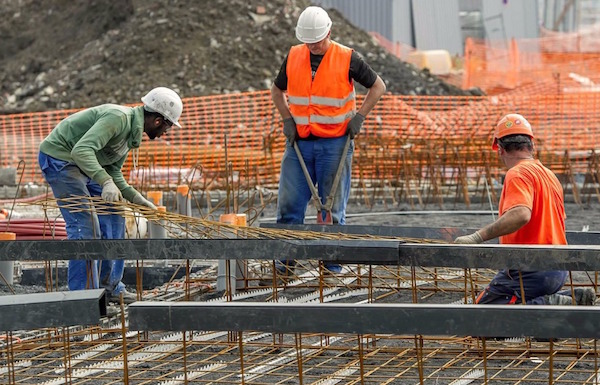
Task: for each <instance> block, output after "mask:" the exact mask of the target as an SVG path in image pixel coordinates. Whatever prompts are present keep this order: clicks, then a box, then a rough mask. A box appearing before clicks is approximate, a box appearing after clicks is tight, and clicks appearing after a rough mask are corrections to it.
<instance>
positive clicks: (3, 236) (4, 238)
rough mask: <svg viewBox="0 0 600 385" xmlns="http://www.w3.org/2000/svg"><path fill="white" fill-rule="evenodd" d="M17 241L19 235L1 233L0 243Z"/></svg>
mask: <svg viewBox="0 0 600 385" xmlns="http://www.w3.org/2000/svg"><path fill="white" fill-rule="evenodd" d="M16 239H17V233H11V232H0V241H14V240H16Z"/></svg>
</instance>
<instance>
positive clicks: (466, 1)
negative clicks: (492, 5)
mask: <svg viewBox="0 0 600 385" xmlns="http://www.w3.org/2000/svg"><path fill="white" fill-rule="evenodd" d="M458 6H459V8H460V10H461V11H465V12H473V11H481V0H460V1H459V3H458Z"/></svg>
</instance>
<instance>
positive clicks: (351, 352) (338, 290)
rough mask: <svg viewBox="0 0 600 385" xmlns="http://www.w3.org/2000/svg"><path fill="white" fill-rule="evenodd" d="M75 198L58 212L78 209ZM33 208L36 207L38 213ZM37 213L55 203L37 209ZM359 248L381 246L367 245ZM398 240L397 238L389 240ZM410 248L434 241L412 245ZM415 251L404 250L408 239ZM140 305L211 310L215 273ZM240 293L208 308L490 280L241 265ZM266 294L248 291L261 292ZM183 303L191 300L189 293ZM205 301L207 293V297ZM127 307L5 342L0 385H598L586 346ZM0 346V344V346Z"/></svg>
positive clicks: (445, 297)
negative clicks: (204, 321) (228, 322)
mask: <svg viewBox="0 0 600 385" xmlns="http://www.w3.org/2000/svg"><path fill="white" fill-rule="evenodd" d="M81 199H82V197H74V198H70V199H68V200H64V201H61V202H62V203H65V204H66V205H68V206H69V207H70V208H72V209H81V208H80V206H79V205H80V204H81ZM92 201H93V205H94V207H95V210H96V212H97V213H99V214H102V213H105V212H106V213H108V212H110V213H114V210H117V211H118V212H122V213H123V214H124V215H131V211H130V210H133V211H134V212H135V211H137V212H141V213H142V214H143V215H144V216H147V217H148V219H149V220H152V221H164V222H165V223H167V228H168V229H169V232H170V233H171V235H172V236H173V237H179V238H187V237H206V238H212V237H219V238H238V237H248V238H266V239H273V238H284V239H363V236H359V235H349V234H333V233H316V232H298V231H291V230H281V229H264V228H249V227H240V226H234V225H228V224H223V223H220V222H214V221H208V220H205V219H197V218H191V217H186V216H181V215H177V214H167V213H161V212H154V211H151V210H149V209H147V208H145V207H139V206H135V205H130V204H119V205H107V204H104V203H103V202H101V201H97V200H92ZM37 203H38V204H39V203H40V202H37ZM42 204H43V205H45V207H56V206H57V202H56V201H53V200H45V201H43V203H42ZM366 238H368V239H379V238H380V237H372V236H366ZM394 239H396V240H397V239H398V238H394ZM414 241H416V242H437V241H431V240H422V239H418V240H414ZM411 242H413V240H411ZM186 263H187V266H186V277H185V278H184V279H183V280H182V281H177V282H172V283H168V284H166V285H164V286H163V287H161V288H157V289H154V290H149V291H146V292H144V293H143V295H142V298H143V299H154V300H166V301H177V300H182V299H190V298H193V299H194V300H211V299H210V298H208V297H206V296H203V294H204V293H205V292H206V291H207V290H210V289H213V288H214V287H215V286H216V284H215V280H216V269H215V268H214V267H211V268H207V269H205V270H203V271H202V272H201V273H200V274H197V275H195V276H194V275H191V274H190V273H189V261H186ZM246 263H247V269H248V273H249V274H248V279H247V284H246V286H245V287H243V288H242V289H238V290H239V292H238V293H237V294H235V295H230V294H228V293H223V296H221V297H216V298H212V300H216V301H246V300H249V301H279V302H283V301H285V302H289V301H297V302H314V301H318V302H352V303H360V302H373V303H382V302H413V303H417V302H430V303H448V302H456V303H469V302H471V301H472V300H473V298H474V296H475V295H476V294H477V292H479V291H480V290H481V289H482V287H483V286H484V285H485V284H487V283H488V282H489V281H490V279H491V278H492V276H493V274H494V272H493V271H490V270H484V269H450V268H443V269H442V268H437V269H435V268H415V267H396V266H394V267H387V266H369V265H344V270H343V272H342V273H341V274H339V275H330V276H327V275H326V274H324V271H323V269H322V265H321V264H320V263H319V262H318V261H301V262H299V264H298V265H297V266H296V268H295V269H294V271H293V272H292V271H290V272H289V274H288V275H287V277H286V279H285V280H284V281H281V282H280V281H279V280H277V279H275V280H273V279H272V278H273V268H274V266H273V264H272V263H269V262H264V261H262V262H257V261H247V262H246ZM269 278H270V282H271V283H272V284H270V285H268V286H258V285H259V284H261V281H264V280H267V281H268V280H269ZM192 292H193V293H192ZM212 297H214V294H213V295H212ZM126 313H127V311H126V308H122V309H121V310H120V311H117V313H116V314H113V315H111V316H109V317H108V318H106V319H104V320H103V324H102V325H100V326H98V327H94V328H63V329H52V330H39V331H28V332H23V333H14V334H13V333H7V334H6V336H5V339H4V343H1V344H0V354H1V358H2V361H3V366H1V367H0V379H1V382H2V383H7V384H9V385H16V384H44V385H56V384H86V385H100V384H102V385H104V384H123V383H125V384H136V385H137V384H140V385H141V384H161V385H175V384H186V383H187V384H190V383H192V384H208V383H211V384H283V383H291V384H334V383H335V384H337V383H343V384H406V383H409V384H427V383H435V384H454V385H458V384H468V383H470V382H472V381H473V382H475V383H494V384H537V383H569V384H579V383H581V384H584V383H590V384H594V383H597V377H598V373H597V371H598V363H597V357H598V351H597V346H596V341H595V340H591V341H581V340H563V341H550V342H539V341H532V340H531V339H530V338H524V339H519V340H517V339H512V340H499V341H496V340H493V339H486V340H483V339H477V338H473V337H439V336H437V337H433V336H392V335H348V334H309V333H297V334H272V333H257V332H252V331H244V332H240V333H232V332H194V331H188V332H185V333H182V332H162V333H157V332H153V333H148V332H143V333H140V332H133V331H129V330H128V329H127V323H126ZM0 342H1V341H0Z"/></svg>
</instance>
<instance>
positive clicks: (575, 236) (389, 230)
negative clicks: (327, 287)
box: [260, 223, 600, 245]
mask: <svg viewBox="0 0 600 385" xmlns="http://www.w3.org/2000/svg"><path fill="white" fill-rule="evenodd" d="M260 227H262V228H269V229H286V230H296V231H316V232H320V233H341V234H359V235H365V234H369V235H373V236H385V237H403V238H425V239H438V240H442V241H446V242H452V241H454V239H455V238H456V237H458V236H461V235H466V234H471V233H473V232H475V230H478V229H470V228H460V227H412V226H411V227H409V226H366V225H316V224H306V225H289V224H283V223H261V224H260ZM567 242H568V243H569V244H570V245H600V232H594V231H589V232H588V231H567ZM486 243H489V244H492V243H498V240H497V239H495V240H491V241H488V242H486Z"/></svg>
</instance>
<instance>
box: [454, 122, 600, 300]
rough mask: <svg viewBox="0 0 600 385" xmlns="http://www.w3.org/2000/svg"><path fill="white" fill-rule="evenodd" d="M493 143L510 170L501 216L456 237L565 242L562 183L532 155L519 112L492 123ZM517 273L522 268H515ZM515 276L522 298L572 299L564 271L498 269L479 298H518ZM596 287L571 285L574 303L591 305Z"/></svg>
mask: <svg viewBox="0 0 600 385" xmlns="http://www.w3.org/2000/svg"><path fill="white" fill-rule="evenodd" d="M492 149H494V150H496V151H498V156H499V157H500V159H502V161H503V162H504V164H505V165H506V167H508V171H507V173H506V177H505V179H504V186H503V188H502V195H501V197H500V205H499V214H500V216H499V218H498V220H496V221H495V222H494V223H491V224H489V225H487V226H485V227H483V228H481V229H480V230H478V231H476V232H474V233H473V234H469V235H465V236H462V237H458V238H456V239H455V240H454V243H460V244H476V243H481V242H484V241H487V240H489V239H493V238H497V237H500V243H501V244H525V245H527V244H529V245H566V244H567V239H566V233H565V218H566V215H565V206H564V197H563V189H562V186H561V184H560V182H559V180H558V178H557V177H556V175H554V173H553V172H552V171H551V170H549V169H548V168H546V167H545V166H544V165H543V164H542V163H541V162H540V161H539V160H537V159H534V157H533V154H534V143H533V131H532V129H531V125H530V124H529V122H528V121H527V120H526V119H525V118H524V117H523V116H521V115H519V114H508V115H506V116H504V117H503V118H502V119H500V121H499V122H498V124H497V125H496V130H495V132H494V138H493V143H492ZM519 273H520V274H519ZM519 276H521V277H522V280H523V292H524V293H525V303H527V304H531V305H567V304H568V305H570V304H572V303H573V301H572V299H571V291H570V290H564V291H559V290H560V289H561V287H562V286H563V285H564V283H565V281H566V278H567V272H566V271H520V272H519V270H508V269H505V270H501V271H500V272H498V273H497V274H496V276H495V277H494V279H492V282H490V284H489V285H488V286H487V287H486V288H485V290H484V291H483V292H481V293H480V294H479V295H478V297H477V299H476V303H478V304H513V303H522V302H523V300H522V298H521V297H522V296H521V285H520V281H519ZM595 300H596V294H595V292H594V291H593V290H592V289H590V288H577V289H575V302H576V304H577V305H593V304H594V302H595Z"/></svg>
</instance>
